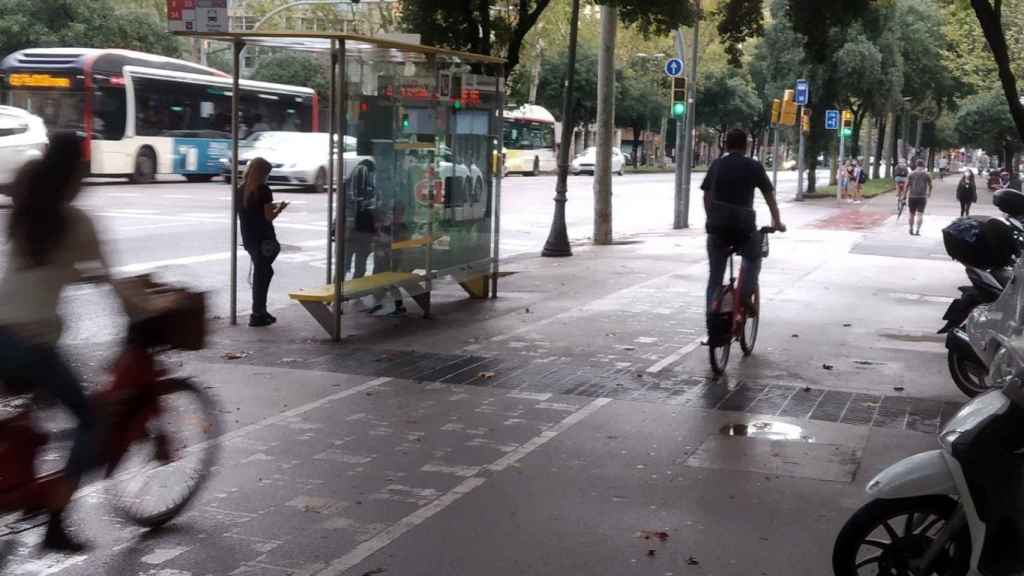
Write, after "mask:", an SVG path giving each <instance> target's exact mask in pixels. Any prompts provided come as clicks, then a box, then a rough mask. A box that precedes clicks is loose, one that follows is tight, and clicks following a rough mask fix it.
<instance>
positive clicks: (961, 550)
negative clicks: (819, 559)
mask: <svg viewBox="0 0 1024 576" xmlns="http://www.w3.org/2000/svg"><path fill="white" fill-rule="evenodd" d="M956 506H957V503H956V501H955V500H953V499H952V498H950V497H948V496H934V495H929V496H917V497H913V498H899V499H891V500H872V501H871V502H868V503H867V504H865V505H864V506H863V507H862V508H861V509H860V510H858V511H857V512H855V513H854V515H853V516H851V517H850V519H849V520H847V522H846V525H845V526H843V529H842V530H841V531H840V532H839V536H838V537H836V544H835V548H834V549H833V552H832V571H833V573H834V574H835V576H862V575H865V574H911V573H912V572H911V566H912V565H913V562H914V561H915V560H920V559H921V558H922V557H923V556H924V554H925V552H926V551H927V550H928V547H929V546H930V545H931V544H932V542H933V541H934V539H935V537H936V536H938V534H939V532H941V531H942V528H943V527H944V526H945V523H946V522H947V521H948V520H949V518H951V517H952V516H953V512H954V511H955V510H956ZM970 562H971V535H970V532H969V530H968V529H967V528H966V527H965V528H963V529H962V530H960V531H959V532H957V533H956V534H954V535H953V537H952V538H951V539H950V540H949V542H947V543H946V544H945V546H943V548H942V551H941V552H940V553H939V555H938V558H936V560H935V563H934V564H933V565H932V567H931V570H930V571H929V572H928V573H929V574H941V575H942V576H966V574H967V571H968V570H969V569H970Z"/></svg>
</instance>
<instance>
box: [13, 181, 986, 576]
mask: <svg viewBox="0 0 1024 576" xmlns="http://www.w3.org/2000/svg"><path fill="white" fill-rule="evenodd" d="M947 180H948V179H947ZM951 190H952V188H951V185H950V184H949V183H948V182H947V183H942V184H940V185H939V186H938V188H937V190H936V195H935V199H934V200H933V203H932V204H931V205H930V209H931V210H930V214H929V217H928V219H927V220H926V223H925V229H924V235H923V236H921V237H920V238H917V237H909V236H907V235H906V232H905V229H904V228H903V226H904V225H905V221H902V222H896V221H895V219H894V214H892V213H891V211H890V210H889V208H890V207H889V203H890V202H891V195H885V196H883V197H880V198H878V199H876V200H873V201H870V202H868V203H865V204H864V205H861V206H856V207H851V206H847V205H840V206H837V205H833V204H829V203H828V202H821V203H805V204H789V205H787V206H786V207H785V208H784V210H786V212H785V213H784V218H785V219H786V221H787V223H788V224H789V225H790V228H791V231H790V232H789V233H787V234H784V235H776V236H773V238H772V241H773V244H772V253H771V257H770V258H769V259H768V260H767V261H766V262H765V268H764V272H763V275H762V289H763V302H764V303H763V306H764V307H763V311H762V319H763V325H762V326H761V333H760V339H759V342H758V348H757V351H756V352H755V354H754V356H752V357H750V358H748V359H741V358H740V352H739V350H738V347H737V348H736V349H735V350H734V352H733V354H734V359H733V360H732V364H731V365H730V366H729V369H728V373H727V376H726V377H724V378H721V379H718V380H715V379H713V378H712V377H711V374H710V372H709V369H708V368H707V357H706V356H707V352H706V348H704V347H701V346H700V344H699V339H700V337H701V334H702V331H703V322H704V320H703V308H702V302H703V291H704V283H705V281H706V271H705V266H706V265H705V258H704V253H703V242H704V237H703V234H702V233H701V232H700V230H699V228H698V229H695V230H689V231H679V232H666V233H662V234H652V235H646V236H639V237H636V238H633V239H631V240H628V241H622V242H619V243H617V244H615V245H613V246H607V247H595V246H577V247H575V255H574V256H573V257H572V258H568V259H559V260H551V259H541V258H536V257H520V258H516V259H513V260H512V261H509V262H506V263H505V264H504V269H505V270H506V271H509V272H514V274H512V275H511V276H508V277H505V278H502V279H501V281H500V283H499V298H497V299H496V300H487V301H471V300H467V299H466V297H465V295H464V293H462V292H461V290H460V289H459V288H458V287H457V286H454V285H441V286H439V287H438V290H437V291H436V292H435V293H434V308H433V319H430V320H424V319H422V318H419V317H418V315H417V314H415V312H411V313H410V314H409V315H407V316H406V317H404V318H399V319H392V318H380V317H369V316H367V315H366V314H365V313H363V312H360V311H359V310H358V309H357V308H358V307H353V308H352V309H349V310H346V315H345V317H344V323H345V330H346V338H345V340H344V342H343V343H341V344H334V343H331V342H329V341H328V340H327V339H326V338H325V336H324V335H323V333H322V332H320V331H319V330H320V329H319V327H318V326H317V325H316V323H315V322H314V321H313V320H312V319H311V318H309V317H308V316H307V315H306V313H305V312H304V311H303V310H302V309H301V308H299V307H298V306H294V307H292V308H290V309H288V310H286V311H284V312H283V313H281V314H279V315H278V317H279V322H278V324H277V325H275V326H273V327H271V328H268V329H261V330H256V329H249V328H245V327H229V326H226V325H225V324H224V323H223V321H221V322H219V323H218V324H217V327H216V330H215V333H214V335H213V337H212V342H211V346H210V347H209V349H208V350H205V351H203V352H200V353H197V354H190V355H179V356H176V357H175V358H174V362H175V363H176V364H180V368H181V370H182V371H183V372H186V373H189V374H193V375H195V376H196V377H197V378H198V379H200V380H201V381H202V382H203V383H204V384H205V385H207V386H209V387H211V388H212V390H213V391H214V392H215V394H216V395H217V396H218V398H219V399H220V402H221V404H222V411H223V415H224V421H225V424H226V427H227V429H228V433H227V436H226V437H225V441H224V447H225V449H224V451H223V454H222V461H221V465H220V467H219V468H218V470H217V471H216V474H215V475H214V478H213V481H212V483H211V485H210V486H209V487H208V488H207V489H206V490H205V492H204V493H203V494H202V496H201V499H200V502H199V503H198V504H196V505H195V506H194V507H193V508H192V509H191V511H190V512H189V513H188V514H186V515H185V516H184V517H183V518H181V519H180V520H178V521H176V522H175V523H174V524H172V525H171V526H170V527H169V528H168V529H166V530H163V531H160V532H157V533H154V534H142V533H141V532H140V531H138V530H137V529H135V528H132V527H130V526H125V525H124V524H122V523H121V522H120V521H119V520H116V519H114V518H112V517H111V516H110V515H109V514H108V512H107V511H106V508H104V507H103V500H104V495H103V492H102V490H98V491H96V492H93V493H92V494H91V495H89V496H87V497H84V498H80V499H79V501H78V504H79V505H78V506H77V507H76V515H75V518H76V520H77V521H78V522H79V523H80V524H81V525H82V526H80V528H81V529H83V530H84V531H85V532H86V533H87V534H89V535H90V536H91V537H93V538H94V541H95V543H96V547H95V551H94V552H92V553H91V554H88V555H83V556H79V557H60V556H53V557H38V556H36V555H35V553H34V551H33V549H32V546H33V545H34V544H35V543H36V542H38V540H39V538H40V537H41V535H40V534H39V530H38V528H34V527H33V526H34V524H33V523H32V522H27V523H26V522H22V523H14V524H9V525H8V526H7V528H6V530H7V532H8V533H13V535H14V536H15V538H16V539H17V542H18V543H19V545H20V547H19V549H18V553H17V555H16V559H15V563H14V565H13V568H12V570H13V572H12V573H14V574H99V573H109V574H146V575H151V576H192V575H195V576H199V575H207V574H211V575H212V574H245V575H249V574H253V575H255V574H260V575H263V574H266V575H283V574H306V575H313V574H322V575H328V574H330V575H340V574H346V575H355V576H364V575H368V574H402V575H415V574H423V575H427V574H430V575H437V574H467V575H468V574H482V573H487V574H496V575H504V574H508V575H513V574H609V575H612V574H615V575H618V574H623V573H637V574H651V575H659V576H663V575H668V574H675V575H683V574H687V575H689V574H695V575H696V574H702V575H703V574H709V575H710V574H715V575H737V576H739V575H751V574H754V575H787V576H789V575H808V576H821V575H823V574H828V573H830V556H831V547H832V542H833V538H834V536H835V534H836V532H837V531H838V529H839V528H840V527H841V525H842V524H843V522H845V520H846V519H847V518H848V517H849V515H850V514H851V513H852V511H853V510H854V509H856V508H857V507H858V506H859V505H860V504H861V503H862V500H863V487H864V485H865V484H866V482H867V481H868V480H870V478H871V477H872V476H873V475H874V474H875V473H877V472H878V471H880V470H881V469H883V468H884V467H886V466H888V465H889V464H892V463H893V462H895V461H897V460H898V459H900V458H902V457H905V456H908V455H911V454H913V453H916V452H918V451H922V450H926V449H932V448H934V447H935V446H937V443H936V440H935V438H934V435H935V433H936V432H937V430H938V428H939V426H940V425H941V423H942V422H943V421H945V420H946V419H948V418H949V417H950V416H952V414H953V413H954V411H955V410H956V409H957V407H958V406H959V405H960V403H961V402H962V401H963V398H962V397H961V396H960V395H959V393H958V392H957V390H956V389H955V387H954V386H953V384H952V383H951V381H950V379H949V376H948V374H947V373H946V372H945V370H946V368H945V357H944V350H943V348H942V345H941V339H940V338H938V337H936V336H934V335H933V333H934V331H935V330H936V329H937V328H938V326H939V325H941V315H942V312H943V311H944V309H945V306H946V304H947V302H948V298H949V297H950V296H951V295H953V294H955V291H956V286H957V284H958V283H960V282H962V276H963V272H962V268H960V267H959V266H957V265H955V264H953V263H951V262H950V261H949V260H948V258H945V257H943V250H942V247H941V237H940V235H939V230H940V229H941V226H943V225H944V223H945V222H946V221H948V214H947V213H948V212H949V208H950V206H951V205H954V206H955V204H954V203H953V202H952V201H951V200H949V198H947V196H949V195H950V194H951V193H952V192H951ZM983 203H984V199H983ZM957 208H958V207H957ZM990 209H991V208H990V207H988V208H986V207H984V206H983V207H981V210H990ZM102 348H103V347H102V346H98V345H97V346H93V347H91V350H88V351H82V350H80V351H78V352H79V355H78V357H79V359H80V363H81V365H82V366H83V367H87V366H88V364H89V363H93V364H95V365H97V366H98V365H101V362H100V358H99V357H100V356H102V355H103V354H104V352H102ZM90 352H91V353H92V354H93V355H92V356H90V354H89V353H90ZM106 353H109V351H108V352H106ZM0 530H2V529H0ZM0 533H2V532H0Z"/></svg>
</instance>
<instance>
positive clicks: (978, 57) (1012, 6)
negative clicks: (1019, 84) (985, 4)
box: [942, 0, 1024, 93]
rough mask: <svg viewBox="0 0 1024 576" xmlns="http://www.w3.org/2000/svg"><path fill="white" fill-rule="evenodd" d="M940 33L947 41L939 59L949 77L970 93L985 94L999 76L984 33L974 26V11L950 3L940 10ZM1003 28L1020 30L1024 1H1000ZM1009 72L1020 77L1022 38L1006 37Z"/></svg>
mask: <svg viewBox="0 0 1024 576" xmlns="http://www.w3.org/2000/svg"><path fill="white" fill-rule="evenodd" d="M942 21H943V29H944V30H943V31H944V35H945V37H946V39H947V44H946V46H945V50H944V54H943V59H944V60H945V63H946V67H947V68H949V70H950V71H951V72H952V74H953V76H954V77H955V78H957V79H959V80H960V81H961V82H963V83H964V84H965V85H966V86H968V87H969V88H970V89H971V90H973V91H974V92H978V93H980V92H987V91H988V90H989V89H990V88H991V87H992V85H993V83H995V81H996V79H997V78H998V77H999V70H998V68H997V67H996V64H995V61H994V60H993V58H992V51H991V50H990V49H989V46H988V42H987V41H986V40H985V34H984V32H983V31H982V29H981V27H980V26H978V20H977V18H975V15H974V10H973V9H972V8H971V6H970V4H969V3H967V2H963V1H955V2H953V1H950V2H949V3H948V4H947V5H946V6H944V7H943V10H942ZM1003 27H1004V29H1006V30H1021V29H1024V0H1004V1H1003ZM1006 43H1007V49H1008V52H1009V56H1010V62H1011V64H1012V67H1013V72H1014V74H1016V75H1017V76H1018V77H1019V76H1020V75H1021V74H1024V35H1021V34H1011V35H1010V36H1008V37H1007V38H1006Z"/></svg>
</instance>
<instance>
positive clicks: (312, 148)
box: [221, 132, 373, 192]
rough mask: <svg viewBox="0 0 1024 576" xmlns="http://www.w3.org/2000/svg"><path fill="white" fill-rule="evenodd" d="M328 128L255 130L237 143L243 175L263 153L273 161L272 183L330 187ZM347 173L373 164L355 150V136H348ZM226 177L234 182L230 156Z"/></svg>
mask: <svg viewBox="0 0 1024 576" xmlns="http://www.w3.org/2000/svg"><path fill="white" fill-rule="evenodd" d="M329 138H330V135H329V134H327V133H326V132H256V133H254V134H251V135H249V137H248V138H246V139H245V140H242V141H241V142H239V143H238V170H239V176H240V177H241V176H242V175H243V174H244V173H245V166H246V165H247V164H248V163H249V161H250V160H252V159H253V158H256V157H262V158H264V159H266V160H267V162H270V166H271V168H272V169H271V171H270V178H268V180H267V183H268V184H270V185H284V186H301V187H303V188H306V189H308V190H310V191H311V192H326V191H327V175H328V174H329V173H330V170H329V169H328V162H329V161H330V153H329V152H328V149H327V142H328V139H329ZM344 142H345V174H344V179H345V180H347V179H348V177H349V176H350V175H351V174H352V171H353V170H354V169H355V167H356V166H359V165H360V164H370V165H372V164H373V158H372V157H370V156H360V155H358V154H357V153H356V139H355V138H354V137H352V136H345V140H344ZM221 162H222V163H223V165H224V168H223V170H222V173H223V175H224V180H225V181H226V182H228V183H230V182H231V159H230V158H225V159H223V160H222V161H221Z"/></svg>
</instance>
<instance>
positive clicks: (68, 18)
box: [0, 0, 181, 57]
mask: <svg viewBox="0 0 1024 576" xmlns="http://www.w3.org/2000/svg"><path fill="white" fill-rule="evenodd" d="M0 14H3V17H2V18H0V57H3V56H6V55H7V54H9V53H11V52H14V51H17V50H21V49H24V48H39V47H59V46H75V47H82V48H124V49H129V50H139V51H142V52H150V53H155V54H162V55H165V56H175V57H176V56H179V55H180V54H181V42H180V41H179V39H178V38H176V37H174V36H173V35H171V34H170V33H168V32H167V29H166V26H165V25H164V24H163V23H162V22H160V21H159V20H158V19H157V18H156V17H155V16H154V15H153V14H152V13H150V12H148V11H144V10H118V9H116V6H115V4H114V3H113V2H112V1H111V0H93V1H91V2H76V1H72V0H0Z"/></svg>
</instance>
